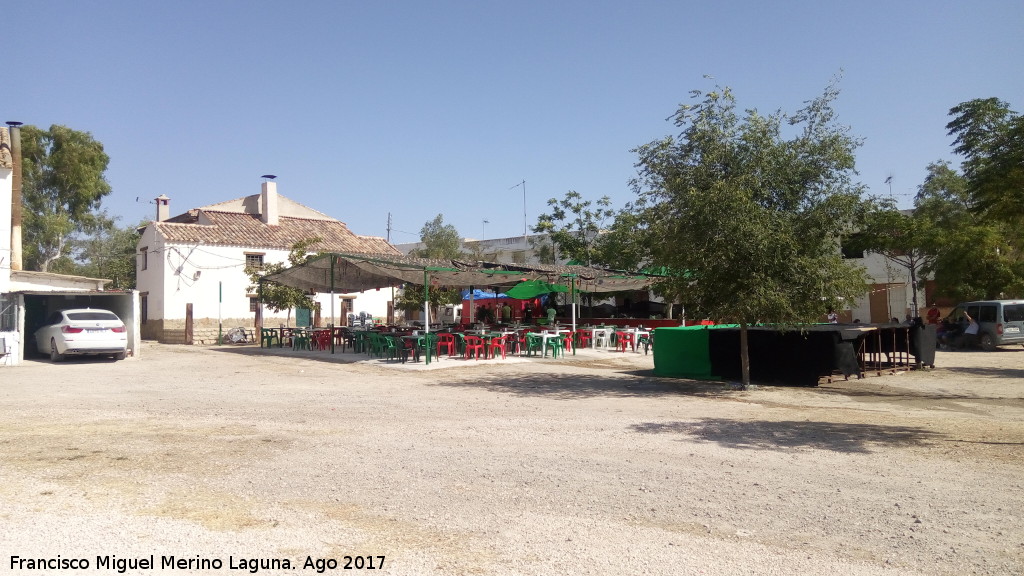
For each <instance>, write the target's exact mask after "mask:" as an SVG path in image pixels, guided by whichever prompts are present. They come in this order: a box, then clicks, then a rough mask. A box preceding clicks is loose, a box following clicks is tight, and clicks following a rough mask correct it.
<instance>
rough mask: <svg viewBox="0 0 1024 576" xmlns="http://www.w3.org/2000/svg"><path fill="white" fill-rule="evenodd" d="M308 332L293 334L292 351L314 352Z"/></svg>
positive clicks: (298, 331)
mask: <svg viewBox="0 0 1024 576" xmlns="http://www.w3.org/2000/svg"><path fill="white" fill-rule="evenodd" d="M312 349H313V347H312V346H311V344H310V333H309V331H308V330H296V331H295V332H294V333H292V350H312Z"/></svg>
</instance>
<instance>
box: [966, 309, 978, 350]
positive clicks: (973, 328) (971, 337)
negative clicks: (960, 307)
mask: <svg viewBox="0 0 1024 576" xmlns="http://www.w3.org/2000/svg"><path fill="white" fill-rule="evenodd" d="M964 320H967V328H964V347H967V346H974V345H976V344H977V343H978V330H979V329H980V328H981V326H979V325H978V321H977V320H975V319H974V318H972V317H971V315H970V314H968V313H967V311H966V310H964Z"/></svg>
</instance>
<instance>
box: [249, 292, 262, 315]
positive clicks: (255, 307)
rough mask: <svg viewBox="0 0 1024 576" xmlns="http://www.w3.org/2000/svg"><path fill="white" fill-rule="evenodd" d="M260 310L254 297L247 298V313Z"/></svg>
mask: <svg viewBox="0 0 1024 576" xmlns="http://www.w3.org/2000/svg"><path fill="white" fill-rule="evenodd" d="M259 309H260V299H259V298H257V297H256V296H249V312H256V311H258V310H259Z"/></svg>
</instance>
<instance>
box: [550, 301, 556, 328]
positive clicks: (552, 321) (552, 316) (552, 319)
mask: <svg viewBox="0 0 1024 576" xmlns="http://www.w3.org/2000/svg"><path fill="white" fill-rule="evenodd" d="M555 316H558V310H557V309H555V305H554V304H548V325H549V326H554V324H555Z"/></svg>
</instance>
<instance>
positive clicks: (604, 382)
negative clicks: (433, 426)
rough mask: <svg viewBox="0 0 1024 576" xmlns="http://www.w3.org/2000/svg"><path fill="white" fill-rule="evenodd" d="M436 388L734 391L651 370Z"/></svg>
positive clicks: (573, 392) (570, 392)
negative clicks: (663, 375) (662, 374)
mask: <svg viewBox="0 0 1024 576" xmlns="http://www.w3.org/2000/svg"><path fill="white" fill-rule="evenodd" d="M435 385H437V386H450V387H459V388H483V389H486V390H491V391H494V392H503V393H507V394H515V395H517V396H544V397H547V398H556V399H565V400H571V399H579V398H591V397H597V396H617V397H637V396H690V397H714V398H727V397H729V396H732V395H735V394H736V393H737V391H735V390H730V389H728V388H727V387H726V386H725V385H723V384H721V383H713V382H699V381H695V380H677V379H674V378H658V377H656V376H654V375H653V371H652V370H632V371H623V370H619V371H609V372H608V373H607V374H601V375H591V374H573V373H566V374H557V373H540V374H514V375H503V374H480V375H479V377H477V378H473V379H459V380H452V381H441V382H438V383H437V384H435Z"/></svg>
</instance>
